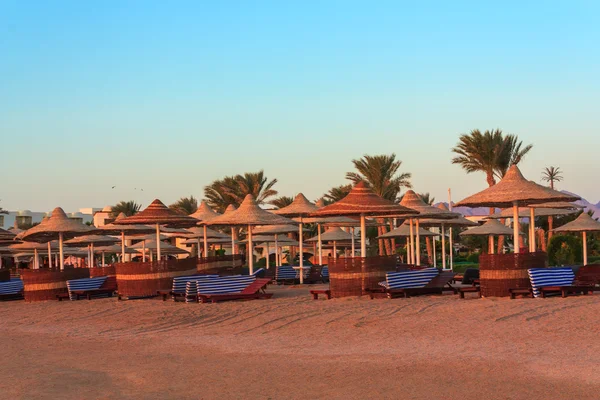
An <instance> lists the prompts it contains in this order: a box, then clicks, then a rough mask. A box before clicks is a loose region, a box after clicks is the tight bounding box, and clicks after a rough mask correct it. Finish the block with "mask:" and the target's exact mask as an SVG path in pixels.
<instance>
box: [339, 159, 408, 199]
mask: <svg viewBox="0 0 600 400" xmlns="http://www.w3.org/2000/svg"><path fill="white" fill-rule="evenodd" d="M352 163H353V164H354V167H355V168H356V169H357V171H358V173H356V172H348V173H347V174H346V178H347V179H349V180H351V181H352V182H353V183H354V184H356V183H358V182H361V181H362V182H365V183H366V184H367V185H369V187H370V188H371V189H372V190H373V191H374V192H375V193H376V194H377V195H379V196H381V197H383V198H385V199H388V200H392V201H397V200H398V195H399V194H400V191H401V190H402V188H411V187H412V185H411V184H410V178H411V174H410V173H408V172H405V173H401V174H398V170H399V169H400V166H401V165H402V161H400V160H396V155H395V154H390V155H383V154H382V155H376V156H369V155H365V156H363V158H361V159H360V160H352Z"/></svg>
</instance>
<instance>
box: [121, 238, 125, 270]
mask: <svg viewBox="0 0 600 400" xmlns="http://www.w3.org/2000/svg"><path fill="white" fill-rule="evenodd" d="M121 262H123V263H124V262H125V231H121Z"/></svg>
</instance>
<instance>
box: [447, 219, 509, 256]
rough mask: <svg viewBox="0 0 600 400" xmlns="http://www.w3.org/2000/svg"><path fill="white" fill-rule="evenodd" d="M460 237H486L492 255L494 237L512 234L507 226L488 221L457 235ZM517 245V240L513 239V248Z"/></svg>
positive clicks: (492, 220)
mask: <svg viewBox="0 0 600 400" xmlns="http://www.w3.org/2000/svg"><path fill="white" fill-rule="evenodd" d="M459 235H460V236H488V237H489V239H488V243H489V253H490V254H494V253H495V251H496V250H495V248H494V236H512V235H514V232H513V230H512V229H510V228H509V227H508V226H506V225H503V224H501V223H500V222H499V221H498V220H495V219H490V220H487V221H486V222H485V223H484V224H483V225H478V226H475V227H473V228H469V229H467V230H466V231H464V232H461V233H459ZM517 243H518V239H515V246H518V245H517Z"/></svg>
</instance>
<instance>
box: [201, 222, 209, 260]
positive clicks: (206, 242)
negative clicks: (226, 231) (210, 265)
mask: <svg viewBox="0 0 600 400" xmlns="http://www.w3.org/2000/svg"><path fill="white" fill-rule="evenodd" d="M202 228H203V229H204V257H208V238H207V236H208V234H207V228H206V225H204V226H203V227H202Z"/></svg>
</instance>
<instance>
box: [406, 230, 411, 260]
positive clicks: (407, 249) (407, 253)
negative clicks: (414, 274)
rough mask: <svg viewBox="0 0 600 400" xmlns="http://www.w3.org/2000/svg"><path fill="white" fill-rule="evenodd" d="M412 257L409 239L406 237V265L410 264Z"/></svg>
mask: <svg viewBox="0 0 600 400" xmlns="http://www.w3.org/2000/svg"><path fill="white" fill-rule="evenodd" d="M410 260H412V256H411V255H410V237H408V236H407V237H406V264H410Z"/></svg>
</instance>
